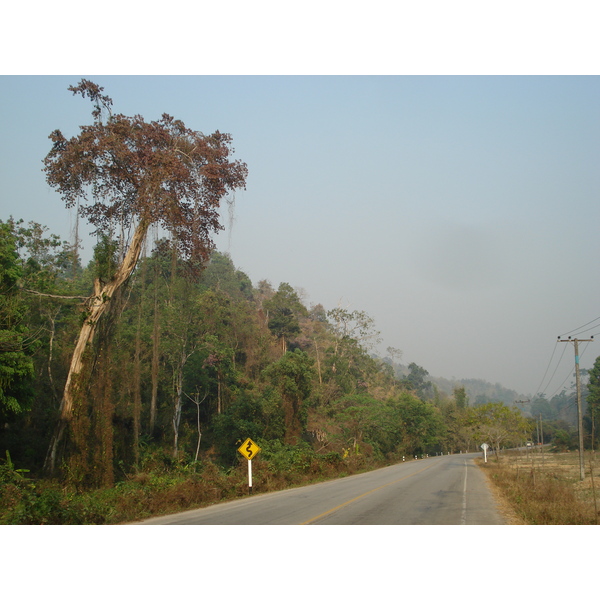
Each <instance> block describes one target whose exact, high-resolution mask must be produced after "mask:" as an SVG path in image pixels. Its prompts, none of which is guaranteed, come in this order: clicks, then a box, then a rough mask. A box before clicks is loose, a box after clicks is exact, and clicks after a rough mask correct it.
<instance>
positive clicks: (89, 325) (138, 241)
mask: <svg viewBox="0 0 600 600" xmlns="http://www.w3.org/2000/svg"><path fill="white" fill-rule="evenodd" d="M147 231H148V223H147V222H146V221H140V223H139V224H138V226H137V227H136V230H135V233H134V234H133V239H132V240H131V245H130V246H129V248H128V250H127V253H126V254H125V257H124V258H123V262H122V263H121V264H120V265H119V268H118V269H117V272H116V273H115V274H114V276H113V278H112V279H111V280H110V281H109V282H108V283H105V284H104V285H102V283H101V282H100V281H99V280H96V281H95V284H94V287H95V290H94V296H93V299H92V302H91V305H90V307H89V309H88V316H87V318H86V319H85V321H84V323H83V325H82V327H81V331H80V332H79V338H78V340H77V344H76V345H75V350H74V351H73V356H72V358H71V366H70V367H69V373H68V375H67V382H66V384H65V389H64V392H63V398H62V401H61V405H60V419H59V422H58V424H57V427H56V430H55V432H54V435H53V437H52V440H51V442H50V447H49V449H48V454H47V455H46V461H45V463H44V467H45V468H46V470H47V471H49V472H53V471H54V469H55V466H56V456H57V451H58V447H59V444H60V442H61V441H62V438H63V435H64V433H65V430H66V428H67V426H68V424H69V422H70V420H71V416H72V413H73V400H74V398H75V394H76V392H77V391H78V388H79V381H78V375H79V374H80V373H81V372H82V370H83V367H84V362H85V351H86V349H87V348H88V346H89V345H90V344H91V342H92V340H93V339H94V334H95V332H96V327H97V325H98V321H99V319H100V318H101V317H102V315H103V314H104V313H105V312H107V311H108V310H109V309H110V300H111V298H112V297H113V295H114V293H115V292H116V291H117V290H118V289H119V288H120V287H121V286H122V285H123V284H124V283H125V282H126V281H127V280H128V279H129V277H130V276H131V274H132V272H133V270H134V269H135V266H136V264H137V261H138V259H139V256H140V253H141V250H142V245H143V242H144V239H145V237H146V232H147Z"/></svg>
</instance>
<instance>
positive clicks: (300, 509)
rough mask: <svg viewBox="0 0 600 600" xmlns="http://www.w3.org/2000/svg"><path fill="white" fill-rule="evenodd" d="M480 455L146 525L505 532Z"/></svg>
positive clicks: (403, 466) (254, 498)
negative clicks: (499, 528) (492, 528)
mask: <svg viewBox="0 0 600 600" xmlns="http://www.w3.org/2000/svg"><path fill="white" fill-rule="evenodd" d="M476 456H480V454H479V453H477V454H454V455H450V456H436V457H430V458H425V459H422V460H413V461H409V462H405V463H400V464H398V465H394V466H391V467H385V468H383V469H377V470H376V471H371V472H369V473H362V474H360V475H352V476H350V477H345V478H342V479H336V480H333V481H327V482H323V483H318V484H314V485H308V486H305V487H301V488H295V489H289V490H283V491H280V492H273V493H269V494H256V493H255V494H254V495H251V496H248V497H247V498H242V499H239V500H233V501H230V502H224V503H222V504H217V505H214V506H210V507H208V508H200V509H195V510H189V511H186V512H182V513H177V514H173V515H168V516H163V517H156V518H152V519H147V520H145V521H140V522H139V523H138V524H144V525H502V524H504V523H505V521H504V520H503V518H502V517H501V515H500V514H499V512H498V509H497V507H496V504H495V501H494V499H493V496H492V494H491V493H490V490H489V488H488V486H487V482H486V479H485V475H484V474H483V473H482V472H481V470H480V469H479V467H477V465H475V463H474V462H473V458H474V457H476Z"/></svg>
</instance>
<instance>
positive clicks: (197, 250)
mask: <svg viewBox="0 0 600 600" xmlns="http://www.w3.org/2000/svg"><path fill="white" fill-rule="evenodd" d="M69 89H70V91H72V92H73V93H74V94H79V95H81V96H83V97H88V98H89V99H90V100H91V101H92V102H93V103H94V107H95V108H94V110H93V112H92V116H93V118H94V123H93V124H92V125H88V126H84V127H82V128H81V133H80V134H79V135H78V136H76V137H73V138H71V139H67V138H65V137H64V136H63V134H62V133H61V132H60V131H59V130H56V131H54V132H53V133H52V134H51V135H50V139H51V140H52V143H53V145H52V149H51V150H50V152H49V153H48V155H47V156H46V158H45V160H44V164H45V171H46V179H47V181H48V183H49V184H50V185H51V186H52V187H54V188H56V189H57V190H58V191H59V192H60V193H61V195H62V196H63V199H64V200H65V203H66V205H67V206H69V207H72V206H75V205H77V204H78V203H79V206H80V213H81V214H82V215H83V216H84V217H87V219H88V221H89V222H90V223H91V224H92V225H94V226H96V227H97V228H98V230H99V231H105V232H110V231H112V230H113V229H114V227H115V226H116V225H117V224H118V225H120V226H122V227H123V228H124V229H126V228H128V227H130V226H132V227H133V228H134V233H133V236H132V238H131V241H130V243H129V246H128V248H127V250H126V252H125V253H124V256H123V258H122V260H121V262H120V263H119V265H118V266H117V268H116V270H115V272H114V274H113V275H112V277H111V278H110V280H109V281H107V282H103V281H102V280H101V279H99V278H96V280H95V289H94V295H93V297H92V298H91V299H90V302H89V305H88V312H87V315H86V319H85V321H84V323H83V325H82V328H81V330H80V333H79V337H78V340H77V343H76V345H75V350H74V352H73V357H72V360H71V365H70V368H69V373H68V376H67V382H66V384H65V389H64V392H63V398H62V402H61V407H60V420H59V423H58V426H57V429H56V431H55V434H54V436H53V438H52V441H51V443H50V448H49V451H48V456H47V460H46V466H47V468H48V469H49V470H53V469H54V466H55V463H56V453H57V450H58V446H59V443H60V441H61V439H62V437H63V434H64V432H65V429H66V428H67V425H68V423H69V420H70V418H71V415H72V410H73V402H74V396H75V395H76V394H77V393H78V391H79V390H78V380H79V378H78V375H79V373H81V372H82V369H83V367H84V364H85V361H86V360H87V359H86V358H85V350H86V349H87V347H88V345H89V344H90V342H91V341H92V340H93V337H94V334H95V331H96V327H97V323H98V320H99V319H100V318H101V317H102V315H103V314H104V313H105V312H107V310H109V309H110V307H111V298H112V297H113V296H114V295H115V293H116V292H117V291H118V290H119V289H120V288H121V287H122V286H123V285H124V284H125V283H126V282H127V281H128V280H129V278H130V276H131V274H132V273H133V270H134V269H135V266H136V264H137V262H138V259H139V257H140V253H141V250H142V246H143V242H144V240H145V238H146V233H147V231H148V228H149V227H150V225H152V224H155V223H157V224H160V225H161V226H163V227H164V228H166V229H167V230H168V231H169V232H170V233H171V235H172V237H173V240H174V243H175V244H176V245H177V247H178V250H179V251H180V252H181V254H182V255H183V256H184V257H191V258H194V259H195V258H201V259H206V258H208V256H209V254H210V251H211V250H212V249H213V242H212V239H211V234H212V233H214V232H216V231H218V230H219V229H222V226H221V224H220V221H219V211H218V209H219V205H220V201H221V200H222V198H223V197H224V196H225V195H226V194H227V193H229V192H231V191H234V190H236V189H238V188H241V187H244V185H245V179H246V174H247V168H246V165H245V164H244V163H242V162H240V161H235V162H232V161H230V160H229V155H230V153H231V147H230V146H231V137H230V136H229V135H227V134H222V133H220V132H218V131H217V132H215V133H213V134H212V135H209V136H207V135H204V134H202V133H199V132H197V131H193V130H191V129H189V128H187V127H186V126H185V125H184V123H183V122H182V121H179V120H175V119H174V118H173V117H171V116H169V115H167V114H164V115H163V116H162V117H161V119H160V120H158V121H152V122H150V123H147V122H146V121H144V119H143V118H142V117H141V116H139V115H137V116H134V117H126V116H125V115H122V114H113V113H112V110H111V106H112V100H111V98H110V97H108V96H106V95H103V94H102V91H103V88H101V87H99V86H98V85H96V84H94V83H93V82H90V81H87V80H85V79H83V80H81V82H80V83H79V85H78V86H75V87H70V88H69ZM103 116H106V120H104V119H103Z"/></svg>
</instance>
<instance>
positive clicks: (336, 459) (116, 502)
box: [0, 444, 383, 525]
mask: <svg viewBox="0 0 600 600" xmlns="http://www.w3.org/2000/svg"><path fill="white" fill-rule="evenodd" d="M380 466H383V464H382V463H381V462H380V461H377V460H376V459H374V458H372V457H366V456H364V455H361V454H357V455H350V456H347V457H342V456H341V455H340V454H338V453H336V452H332V453H329V454H317V453H315V452H314V451H313V450H312V449H311V448H310V447H309V446H308V445H307V446H284V445H283V444H281V445H277V444H275V445H273V444H271V447H265V448H263V452H262V453H261V454H260V455H259V456H258V457H257V458H255V459H254V460H253V461H252V471H253V476H252V480H253V486H252V490H253V493H263V492H272V491H277V490H282V489H286V488H289V487H294V486H298V485H306V484H309V483H316V482H318V481H324V480H326V479H332V478H336V477H343V476H346V475H351V474H354V473H359V472H362V471H365V470H369V469H373V468H377V467H380ZM248 493H249V489H248V466H247V463H246V461H245V460H244V459H241V460H240V463H239V464H238V465H237V466H235V467H233V468H230V469H222V468H219V467H218V466H217V465H215V464H214V463H212V462H210V461H199V462H188V463H185V462H183V461H181V462H179V463H175V464H168V466H167V465H166V464H165V462H164V461H161V460H154V461H148V462H147V465H146V468H145V469H144V470H140V471H139V472H137V473H135V474H133V475H130V476H128V477H126V478H125V479H124V480H123V481H120V482H118V483H116V484H115V485H114V487H111V488H105V489H97V490H89V491H81V490H79V491H78V490H77V489H75V488H74V487H73V486H69V485H64V484H60V483H59V482H57V481H46V480H34V479H32V478H30V477H29V476H28V475H27V474H26V473H23V472H20V471H19V470H17V469H15V468H14V466H13V465H12V463H11V462H10V457H7V460H6V461H3V462H2V463H0V524H2V525H92V524H98V525H109V524H118V523H128V522H133V521H138V520H141V519H145V518H149V517H152V516H158V515H162V514H169V513H174V512H177V511H181V510H187V509H193V508H200V507H203V506H208V505H210V504H214V503H217V502H221V501H224V500H231V499H234V498H239V497H243V496H246V495H248Z"/></svg>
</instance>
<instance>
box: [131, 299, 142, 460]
mask: <svg viewBox="0 0 600 600" xmlns="http://www.w3.org/2000/svg"><path fill="white" fill-rule="evenodd" d="M141 328H142V299H141V298H140V304H139V306H138V320H137V331H136V332H135V356H134V361H133V460H134V463H135V466H136V467H137V466H138V465H139V461H140V429H141V427H140V421H141V414H142V376H141V370H142V366H141V361H140V354H141V351H142V335H141V331H140V330H141Z"/></svg>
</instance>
